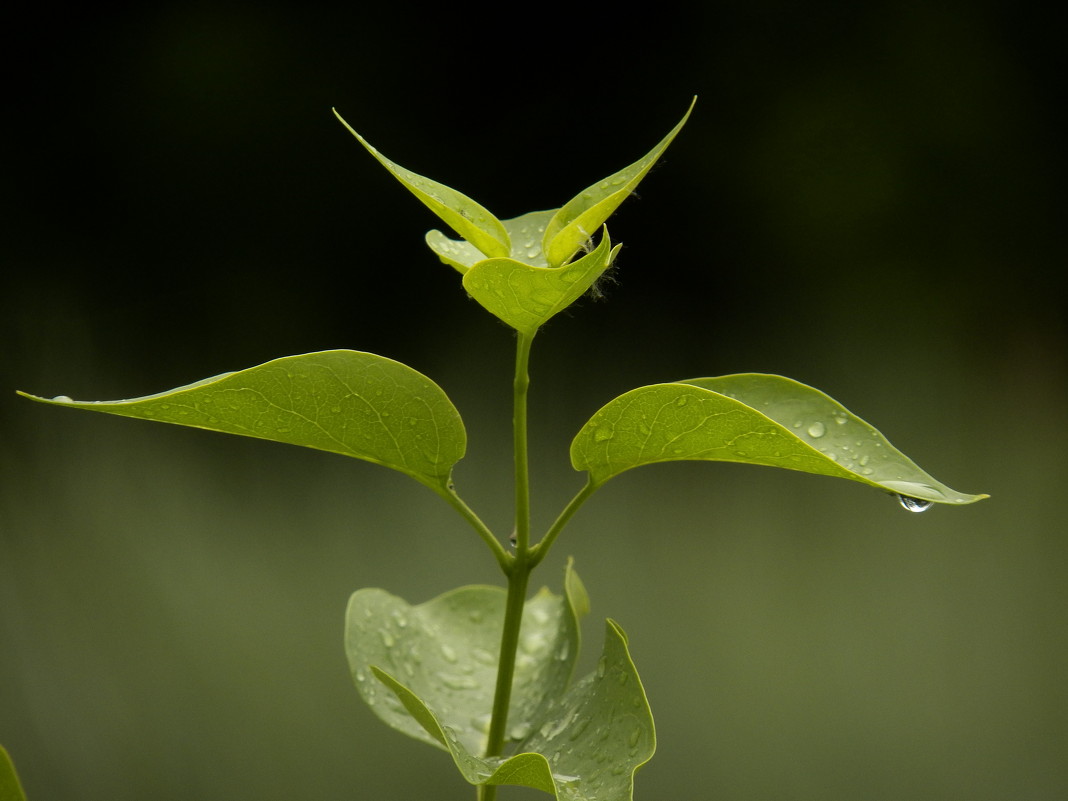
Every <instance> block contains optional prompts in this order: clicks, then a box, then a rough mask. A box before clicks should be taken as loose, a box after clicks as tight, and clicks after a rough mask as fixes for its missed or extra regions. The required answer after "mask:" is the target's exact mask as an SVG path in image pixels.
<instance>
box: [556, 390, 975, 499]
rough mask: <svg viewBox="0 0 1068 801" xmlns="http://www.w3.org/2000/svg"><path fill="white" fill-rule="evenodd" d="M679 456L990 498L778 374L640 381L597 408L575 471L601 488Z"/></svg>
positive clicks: (897, 489) (581, 436)
mask: <svg viewBox="0 0 1068 801" xmlns="http://www.w3.org/2000/svg"><path fill="white" fill-rule="evenodd" d="M677 460H708V461H726V462H743V463H747V464H759V465H768V466H772V467H783V468H787V469H790V470H800V471H802V472H806V473H815V474H818V475H826V476H835V477H838V478H846V479H850V480H852V481H858V482H860V483H862V484H868V485H870V486H873V487H878V488H880V489H883V490H886V491H888V492H891V493H894V494H895V495H900V496H905V497H906V498H917V499H920V500H921V501H928V502H931V503H947V504H965V503H973V502H975V501H978V500H981V499H982V498H985V497H987V496H986V495H969V494H966V493H961V492H957V491H956V490H953V489H950V488H949V487H947V486H946V485H945V484H942V483H941V482H939V481H937V480H936V479H934V478H933V477H931V476H930V475H929V474H927V473H926V472H924V471H923V470H921V469H920V468H919V467H917V466H916V464H914V463H913V462H912V461H911V460H910V459H909V458H908V457H906V456H905V455H904V454H903V453H901V452H900V451H899V450H897V449H896V448H895V447H893V446H892V445H891V444H890V443H889V442H888V441H887V440H886V438H885V437H884V436H883V435H882V434H880V433H879V432H878V431H877V430H876V429H875V428H873V427H872V426H871V425H869V424H868V423H866V422H864V421H863V420H861V419H860V418H859V417H857V416H855V415H854V414H852V413H851V412H849V411H848V410H847V409H845V408H844V407H843V406H842V405H841V404H839V403H838V402H837V401H835V400H833V399H832V398H830V397H828V396H827V395H825V394H823V393H822V392H820V391H818V390H815V389H813V388H812V387H808V386H805V385H804V384H800V383H798V382H797V381H793V380H791V379H788V378H782V377H781V376H772V375H762V374H755V373H747V374H741V375H731V376H722V377H720V378H698V379H692V380H689V381H683V382H678V383H672V384H655V385H653V386H648V387H640V388H638V389H635V390H632V391H630V392H627V393H625V394H623V395H621V396H620V397H618V398H616V399H615V400H613V401H611V402H610V403H608V404H607V405H606V406H604V407H603V408H602V409H600V410H599V411H598V412H597V413H596V414H594V416H593V417H592V418H591V419H590V420H589V422H587V423H586V425H585V426H583V428H582V430H580V431H579V433H578V435H577V436H576V437H575V439H574V441H573V442H572V444H571V462H572V464H573V465H574V467H575V469H576V470H586V471H589V474H590V478H591V480H592V481H593V483H594V484H597V485H599V484H602V483H604V482H605V481H607V480H608V479H610V478H612V477H613V476H616V475H619V474H620V473H622V472H623V471H625V470H630V469H631V468H634V467H640V466H641V465H646V464H653V463H656V462H668V461H677Z"/></svg>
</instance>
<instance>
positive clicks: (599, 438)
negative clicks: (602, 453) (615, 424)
mask: <svg viewBox="0 0 1068 801" xmlns="http://www.w3.org/2000/svg"><path fill="white" fill-rule="evenodd" d="M615 434H616V431H615V429H614V428H612V426H599V427H598V428H597V430H596V431H594V432H593V439H594V442H604V441H605V440H606V439H612V437H614V436H615Z"/></svg>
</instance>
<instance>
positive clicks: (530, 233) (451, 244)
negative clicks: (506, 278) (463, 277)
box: [426, 209, 556, 274]
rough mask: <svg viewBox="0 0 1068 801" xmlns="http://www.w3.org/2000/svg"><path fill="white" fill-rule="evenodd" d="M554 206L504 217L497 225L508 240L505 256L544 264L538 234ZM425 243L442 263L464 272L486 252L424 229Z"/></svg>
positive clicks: (550, 217)
mask: <svg viewBox="0 0 1068 801" xmlns="http://www.w3.org/2000/svg"><path fill="white" fill-rule="evenodd" d="M555 213H556V210H555V209H552V210H550V211H532V212H529V213H527V214H524V215H522V216H520V217H513V218H512V219H510V220H504V221H503V222H502V223H501V225H503V226H504V229H505V231H506V232H507V233H508V239H509V241H510V242H511V251H510V252H509V253H508V254H507V255H508V257H509V258H511V259H513V260H515V261H519V262H522V263H523V264H529V265H531V266H533V267H548V266H549V262H548V261H547V260H546V259H545V254H544V253H543V252H542V249H541V238H542V235H543V234H544V233H545V226H546V225H548V224H549V220H550V219H552V216H553V214H555ZM426 243H427V245H428V246H429V247H430V249H431V250H433V251H434V252H435V253H436V254H437V255H438V258H439V259H441V260H442V261H443V262H445V264H448V265H449V266H450V267H452V268H454V269H455V270H457V271H458V272H460V274H464V273H466V272H467V271H468V270H470V269H471V268H472V267H473V266H475V264H476V263H477V262H480V261H482V260H483V259H485V258H486V254H485V253H483V252H482V251H481V250H479V249H478V248H476V247H475V246H474V245H472V244H471V243H470V242H465V241H464V240H462V239H450V238H449V237H447V236H445V234H443V233H442V232H441V231H437V230H434V231H427V234H426Z"/></svg>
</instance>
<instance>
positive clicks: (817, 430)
mask: <svg viewBox="0 0 1068 801" xmlns="http://www.w3.org/2000/svg"><path fill="white" fill-rule="evenodd" d="M826 433H827V426H825V425H824V424H823V423H820V422H815V423H813V424H812V425H810V426H809V427H808V435H809V436H810V437H813V438H814V439H819V438H820V437H822V436H823V435H824V434H826Z"/></svg>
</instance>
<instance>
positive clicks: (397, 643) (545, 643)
mask: <svg viewBox="0 0 1068 801" xmlns="http://www.w3.org/2000/svg"><path fill="white" fill-rule="evenodd" d="M564 586H565V596H563V597H561V596H557V595H554V594H553V593H551V592H549V591H548V590H547V589H542V590H541V591H540V592H538V593H537V594H536V595H535V596H534V597H533V598H531V599H530V600H528V601H527V603H526V606H525V609H524V614H523V623H522V626H521V628H520V640H519V651H518V655H517V659H516V669H515V678H514V680H513V684H512V703H511V709H510V712H509V719H508V738H509V739H510V740H522V739H525V738H527V737H529V736H530V734H531V732H532V731H533V730H534V728H535V725H536V724H537V723H539V722H540V721H541V720H542V718H543V716H544V709H545V707H546V705H547V704H548V703H549V702H550V700H551V699H552V698H556V697H559V696H560V695H562V694H563V692H564V690H565V689H566V687H567V684H568V682H569V681H570V678H571V673H572V671H573V670H574V665H575V658H576V656H577V654H578V650H579V630H578V617H579V615H580V613H581V610H582V609H584V608H586V607H587V606H588V601H587V600H586V596H585V590H584V589H583V588H582V584H581V582H580V581H579V580H578V577H577V576H576V575H574V572H573V571H572V570H571V567H570V565H569V566H568V571H567V574H566V577H565V584H564ZM505 597H506V593H505V591H504V590H503V589H501V588H499V587H482V586H472V587H461V588H459V589H457V590H453V591H452V592H449V593H446V594H444V595H441V596H439V597H437V598H435V599H433V600H431V601H428V602H426V603H424V604H420V605H418V606H411V605H409V604H408V603H407V602H405V601H404V600H402V599H400V598H397V597H396V596H394V595H391V594H389V593H387V592H386V591H384V590H380V589H374V588H372V589H364V590H359V591H357V592H356V593H354V594H353V596H352V598H351V600H350V601H349V607H348V613H347V615H346V619H345V652H346V654H347V656H348V660H349V667H350V669H351V671H352V676H353V680H354V681H355V684H356V688H357V690H358V691H359V693H360V695H361V697H362V698H363V699H364V701H365V702H366V703H367V704H368V706H370V707H371V709H372V710H373V711H374V712H375V714H376V715H378V717H380V718H381V719H382V720H383V721H384V722H386V723H387V724H388V725H390V726H392V727H393V728H395V729H397V730H398V731H402V732H404V733H405V734H407V735H409V736H411V737H414V738H416V739H418V740H422V741H423V742H426V743H429V744H431V745H439V746H442V747H446V748H449V749H450V750H452V748H453V741H455V744H458V746H459V747H460V748H461V749H462V750H463V751H464V752H466V753H469V754H482V753H483V752H484V750H485V747H486V737H487V734H488V732H489V724H490V713H491V711H492V709H493V694H494V688H495V684H496V677H497V661H498V654H499V653H500V636H501V626H502V622H503V620H504V604H505ZM376 676H378V679H379V680H378V681H376V680H375V677H376ZM388 679H391V680H388ZM384 685H385V686H384ZM395 685H400V686H403V687H404V688H405V689H406V692H407V695H405V694H403V693H397V692H396V689H397V688H396V686H395ZM386 686H388V687H389V688H391V689H392V690H394V692H389V691H387V689H386ZM413 699H416V700H418V703H415V701H414V700H413ZM423 707H426V709H427V710H432V713H431V712H429V711H424V710H423ZM428 715H429V717H428ZM431 721H433V722H431Z"/></svg>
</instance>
